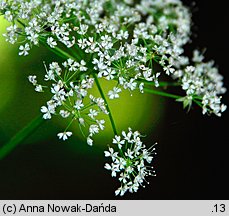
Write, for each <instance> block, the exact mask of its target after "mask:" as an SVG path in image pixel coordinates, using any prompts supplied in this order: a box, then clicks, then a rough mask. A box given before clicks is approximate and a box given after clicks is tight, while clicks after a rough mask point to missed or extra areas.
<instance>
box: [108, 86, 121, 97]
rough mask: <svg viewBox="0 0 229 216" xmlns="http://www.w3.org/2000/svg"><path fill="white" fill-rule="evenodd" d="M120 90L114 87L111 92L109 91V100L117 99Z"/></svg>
mask: <svg viewBox="0 0 229 216" xmlns="http://www.w3.org/2000/svg"><path fill="white" fill-rule="evenodd" d="M121 91H122V90H121V89H120V88H118V87H114V88H113V90H110V91H109V92H108V96H109V98H110V99H115V98H119V94H118V93H120V92H121Z"/></svg>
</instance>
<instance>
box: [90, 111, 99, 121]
mask: <svg viewBox="0 0 229 216" xmlns="http://www.w3.org/2000/svg"><path fill="white" fill-rule="evenodd" d="M97 115H98V111H96V110H94V109H90V110H89V114H88V116H89V117H90V118H92V119H95V116H97Z"/></svg>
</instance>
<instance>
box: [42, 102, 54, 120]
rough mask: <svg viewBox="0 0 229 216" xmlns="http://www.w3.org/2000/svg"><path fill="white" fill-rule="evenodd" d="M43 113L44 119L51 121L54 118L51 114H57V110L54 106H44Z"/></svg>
mask: <svg viewBox="0 0 229 216" xmlns="http://www.w3.org/2000/svg"><path fill="white" fill-rule="evenodd" d="M41 112H42V113H44V114H43V119H51V118H52V116H51V114H54V113H55V109H54V108H53V107H52V106H49V105H48V106H47V107H46V106H42V107H41Z"/></svg>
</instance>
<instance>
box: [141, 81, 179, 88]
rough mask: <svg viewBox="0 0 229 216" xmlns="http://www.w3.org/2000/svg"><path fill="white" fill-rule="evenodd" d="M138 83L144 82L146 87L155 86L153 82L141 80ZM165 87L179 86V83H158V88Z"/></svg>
mask: <svg viewBox="0 0 229 216" xmlns="http://www.w3.org/2000/svg"><path fill="white" fill-rule="evenodd" d="M140 82H144V83H145V84H146V85H149V86H155V82H149V81H144V80H141V81H140ZM167 86H180V83H177V82H159V87H167Z"/></svg>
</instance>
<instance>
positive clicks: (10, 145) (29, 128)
mask: <svg viewBox="0 0 229 216" xmlns="http://www.w3.org/2000/svg"><path fill="white" fill-rule="evenodd" d="M43 122H44V121H43V118H42V116H41V115H39V116H38V117H36V118H35V119H33V120H32V121H31V122H30V123H29V124H28V125H26V126H25V127H24V128H23V129H22V130H20V131H19V132H18V133H17V134H16V135H15V136H14V137H12V138H11V139H10V140H9V142H7V143H6V144H5V145H3V146H2V147H1V148H0V160H1V159H3V158H4V157H6V156H7V155H8V154H9V153H10V152H11V151H12V150H13V149H14V148H15V147H16V146H17V145H19V144H20V143H21V142H22V141H24V140H25V139H26V138H28V137H29V136H30V135H31V133H32V132H33V131H35V130H36V129H37V128H38V127H39V126H40V125H41V124H42V123H43Z"/></svg>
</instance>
